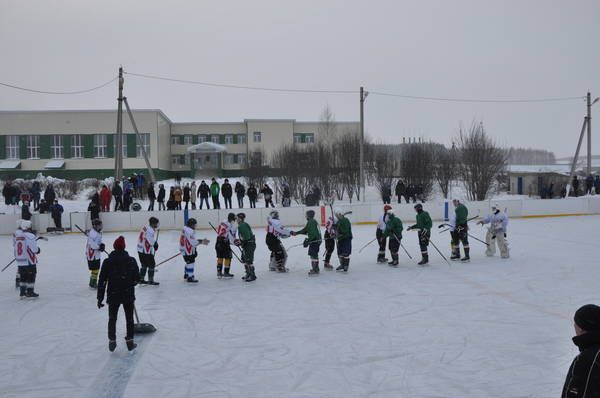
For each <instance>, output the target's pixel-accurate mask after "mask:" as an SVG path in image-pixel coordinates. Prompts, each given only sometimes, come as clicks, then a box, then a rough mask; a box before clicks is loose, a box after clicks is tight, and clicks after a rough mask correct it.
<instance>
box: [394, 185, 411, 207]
mask: <svg viewBox="0 0 600 398" xmlns="http://www.w3.org/2000/svg"><path fill="white" fill-rule="evenodd" d="M395 191H396V196H397V197H398V204H401V203H402V196H404V191H406V185H404V181H402V180H398V182H397V183H396V190H395ZM406 203H408V201H407V202H406Z"/></svg>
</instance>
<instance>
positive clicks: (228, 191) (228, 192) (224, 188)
mask: <svg viewBox="0 0 600 398" xmlns="http://www.w3.org/2000/svg"><path fill="white" fill-rule="evenodd" d="M221 196H223V200H224V202H225V208H226V209H231V208H232V206H231V197H232V196H233V189H232V188H231V184H230V183H229V180H228V179H227V178H226V179H225V182H224V183H223V184H222V185H221Z"/></svg>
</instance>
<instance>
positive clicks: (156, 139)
mask: <svg viewBox="0 0 600 398" xmlns="http://www.w3.org/2000/svg"><path fill="white" fill-rule="evenodd" d="M116 113H117V112H116V110H82V111H78V110H73V111H2V112H0V178H7V177H33V176H35V175H36V174H37V173H39V172H42V173H45V174H51V175H53V176H56V177H64V178H84V177H107V176H111V175H113V170H114V166H115V164H114V163H115V159H114V152H115V144H116V143H115V130H116V120H117V115H116ZM133 114H134V118H135V121H136V125H137V127H138V130H139V132H140V134H141V142H138V140H137V139H136V136H135V134H134V131H133V128H132V126H131V124H130V121H129V118H128V117H127V115H126V114H124V117H123V134H124V135H123V168H124V172H125V174H130V173H133V172H138V173H139V172H143V171H144V170H145V169H146V165H145V163H144V160H143V157H142V150H141V146H142V145H143V146H144V148H145V149H146V152H147V153H148V156H149V160H150V165H151V167H152V169H153V170H154V172H155V174H156V175H157V177H158V178H164V177H167V176H171V175H173V174H176V173H177V174H180V175H195V174H200V173H206V174H212V175H221V176H222V175H227V176H232V175H240V174H242V171H243V169H245V168H246V166H247V162H248V159H249V157H250V156H260V158H261V162H262V163H263V164H265V165H268V162H269V155H270V154H271V153H272V152H273V151H274V150H276V149H277V148H279V147H280V146H281V145H283V144H298V145H309V144H311V143H314V142H315V141H316V140H318V133H319V126H320V123H319V122H298V121H296V120H293V119H281V120H280V119H246V120H244V121H242V122H234V123H223V122H218V123H207V122H193V123H174V122H172V121H171V120H170V119H169V118H168V117H167V116H166V115H165V114H164V113H163V112H162V111H160V110H134V111H133ZM334 124H335V126H336V128H338V129H339V130H350V129H351V130H354V131H358V128H359V123H358V122H335V123H334ZM202 142H213V143H217V144H221V145H223V146H224V147H225V151H224V152H222V153H210V154H205V153H203V154H199V153H193V152H189V151H188V148H190V147H191V146H193V145H197V144H200V143H202ZM259 154H260V155H259Z"/></svg>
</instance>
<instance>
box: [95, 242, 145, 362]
mask: <svg viewBox="0 0 600 398" xmlns="http://www.w3.org/2000/svg"><path fill="white" fill-rule="evenodd" d="M113 248H114V249H115V250H114V251H113V252H112V253H110V254H109V256H108V258H107V259H106V260H104V262H103V263H102V268H101V269H100V277H99V278H98V296H97V299H98V308H102V307H104V304H102V301H104V293H105V291H106V302H107V304H108V349H109V350H110V351H114V350H115V348H116V347H117V336H116V328H117V314H118V313H119V307H120V306H121V305H122V306H123V310H124V311H125V322H126V324H127V334H126V336H125V343H126V344H127V349H128V350H129V351H131V350H133V349H134V348H135V347H136V346H137V345H136V344H135V343H134V342H133V310H134V303H135V286H136V285H137V284H138V283H139V281H140V269H139V268H138V265H137V262H136V261H135V258H133V257H131V256H130V255H129V254H128V253H127V252H126V251H125V238H124V237H123V236H119V237H118V238H117V239H116V240H115V242H114V244H113Z"/></svg>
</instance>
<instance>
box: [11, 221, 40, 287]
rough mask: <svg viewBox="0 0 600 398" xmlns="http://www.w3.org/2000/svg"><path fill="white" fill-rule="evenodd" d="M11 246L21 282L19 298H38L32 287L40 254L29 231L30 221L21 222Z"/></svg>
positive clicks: (34, 238)
mask: <svg viewBox="0 0 600 398" xmlns="http://www.w3.org/2000/svg"><path fill="white" fill-rule="evenodd" d="M13 245H14V246H13V250H14V255H15V261H16V262H17V266H18V267H19V277H20V280H21V282H20V285H19V287H20V296H21V297H33V298H35V297H38V296H39V295H38V294H37V293H35V292H34V285H35V276H36V274H37V262H38V259H37V255H38V254H39V253H40V249H39V247H38V245H37V241H36V237H35V235H34V234H33V232H32V231H31V221H27V220H23V221H21V228H19V229H17V230H16V231H15V235H14V240H13Z"/></svg>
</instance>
